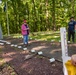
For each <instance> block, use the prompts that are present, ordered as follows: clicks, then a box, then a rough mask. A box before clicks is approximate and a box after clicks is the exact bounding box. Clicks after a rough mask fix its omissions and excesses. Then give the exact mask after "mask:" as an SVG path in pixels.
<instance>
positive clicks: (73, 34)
mask: <svg viewBox="0 0 76 75" xmlns="http://www.w3.org/2000/svg"><path fill="white" fill-rule="evenodd" d="M74 39H75V32H74V31H72V42H75V40H74Z"/></svg>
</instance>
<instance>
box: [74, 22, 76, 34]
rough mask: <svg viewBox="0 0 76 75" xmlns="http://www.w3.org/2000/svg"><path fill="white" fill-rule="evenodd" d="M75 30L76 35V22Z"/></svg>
mask: <svg viewBox="0 0 76 75" xmlns="http://www.w3.org/2000/svg"><path fill="white" fill-rule="evenodd" d="M74 30H75V33H76V22H75V28H74Z"/></svg>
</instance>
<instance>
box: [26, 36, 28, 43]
mask: <svg viewBox="0 0 76 75" xmlns="http://www.w3.org/2000/svg"><path fill="white" fill-rule="evenodd" d="M26 43H27V45H28V35H26Z"/></svg>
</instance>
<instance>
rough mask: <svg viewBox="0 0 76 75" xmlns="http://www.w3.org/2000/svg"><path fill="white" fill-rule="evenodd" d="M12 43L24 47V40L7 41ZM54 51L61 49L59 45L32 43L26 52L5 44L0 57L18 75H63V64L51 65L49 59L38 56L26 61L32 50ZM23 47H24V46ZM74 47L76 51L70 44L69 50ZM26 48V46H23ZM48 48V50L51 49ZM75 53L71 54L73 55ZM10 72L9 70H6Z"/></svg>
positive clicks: (40, 42) (57, 62) (1, 47)
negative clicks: (45, 48)
mask: <svg viewBox="0 0 76 75" xmlns="http://www.w3.org/2000/svg"><path fill="white" fill-rule="evenodd" d="M5 40H7V41H10V42H11V43H12V44H13V43H14V44H18V45H22V44H21V43H22V39H5ZM48 45H49V47H50V48H51V49H52V48H53V47H52V46H54V48H55V49H56V46H57V48H58V47H59V48H60V47H61V46H60V44H59V43H56V44H55V45H50V43H49V42H46V41H43V42H42V41H35V40H33V41H30V44H29V46H28V47H27V49H28V50H26V51H24V50H23V49H22V48H20V49H18V48H16V47H11V46H10V45H7V44H4V45H3V46H1V45H0V50H1V54H0V57H1V58H3V59H4V63H7V64H8V65H10V66H11V67H12V68H13V69H14V71H15V72H16V74H17V75H63V65H62V62H59V61H55V62H53V63H50V61H49V59H48V58H47V57H43V56H39V55H38V54H36V55H35V56H33V57H32V58H30V59H28V60H25V57H26V56H27V55H32V54H33V53H30V49H36V50H37V51H38V50H39V49H40V50H41V47H39V46H42V47H46V46H48ZM22 46H23V45H22ZM72 46H73V49H74V50H73V51H74V53H75V52H76V51H75V46H76V45H75V44H73V45H71V44H69V49H70V50H71V49H72ZM23 47H24V46H23ZM50 48H48V49H50ZM72 54H73V53H71V51H70V53H69V55H72ZM5 71H8V70H5ZM16 74H13V75H16ZM1 75H12V74H4V73H3V74H1Z"/></svg>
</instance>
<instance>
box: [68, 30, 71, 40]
mask: <svg viewBox="0 0 76 75" xmlns="http://www.w3.org/2000/svg"><path fill="white" fill-rule="evenodd" d="M70 38H71V32H70V31H69V30H68V41H70Z"/></svg>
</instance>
